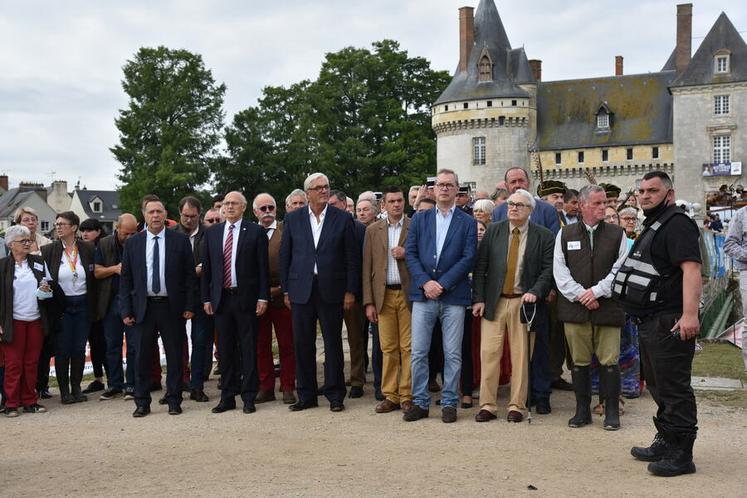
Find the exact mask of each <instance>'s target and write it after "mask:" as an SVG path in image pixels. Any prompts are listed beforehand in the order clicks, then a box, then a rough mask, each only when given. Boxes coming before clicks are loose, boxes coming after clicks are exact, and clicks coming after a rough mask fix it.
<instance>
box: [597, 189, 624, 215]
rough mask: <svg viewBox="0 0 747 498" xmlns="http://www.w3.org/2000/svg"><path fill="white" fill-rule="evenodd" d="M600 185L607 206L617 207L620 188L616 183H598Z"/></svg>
mask: <svg viewBox="0 0 747 498" xmlns="http://www.w3.org/2000/svg"><path fill="white" fill-rule="evenodd" d="M599 186H600V187H602V188H603V189H604V193H605V194H606V195H607V207H613V208H615V209H617V204H618V202H620V192H622V189H621V188H620V187H618V186H617V185H613V184H611V183H600V184H599Z"/></svg>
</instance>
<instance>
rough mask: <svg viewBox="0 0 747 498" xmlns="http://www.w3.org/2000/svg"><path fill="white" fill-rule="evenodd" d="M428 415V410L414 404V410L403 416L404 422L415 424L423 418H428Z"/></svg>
mask: <svg viewBox="0 0 747 498" xmlns="http://www.w3.org/2000/svg"><path fill="white" fill-rule="evenodd" d="M428 413H429V412H428V410H426V409H425V408H421V407H420V406H418V405H416V404H415V403H413V404H412V408H410V409H409V410H407V411H406V412H405V413H404V415H402V420H404V421H405V422H415V421H416V420H420V419H421V418H428Z"/></svg>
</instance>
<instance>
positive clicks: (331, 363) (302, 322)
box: [219, 278, 347, 403]
mask: <svg viewBox="0 0 747 498" xmlns="http://www.w3.org/2000/svg"><path fill="white" fill-rule="evenodd" d="M342 315H343V306H342V303H336V304H329V303H325V302H323V301H322V300H321V298H320V297H319V285H318V283H317V280H316V278H315V279H314V283H313V286H312V289H311V297H310V298H309V301H308V302H307V303H304V304H300V303H292V304H291V316H292V319H293V345H294V346H295V349H296V389H297V391H298V398H299V401H300V402H301V403H314V402H315V401H316V391H317V388H318V386H317V381H316V322H317V320H318V321H319V325H320V326H321V328H322V338H323V340H324V387H325V389H324V395H325V396H326V398H327V399H328V400H329V401H340V402H342V401H343V400H344V399H345V394H346V393H347V390H346V389H345V372H344V370H343V369H344V366H345V358H344V356H343V353H342ZM219 330H220V329H219ZM220 333H221V334H222V333H223V331H222V330H221V331H220ZM222 367H223V358H221V368H222Z"/></svg>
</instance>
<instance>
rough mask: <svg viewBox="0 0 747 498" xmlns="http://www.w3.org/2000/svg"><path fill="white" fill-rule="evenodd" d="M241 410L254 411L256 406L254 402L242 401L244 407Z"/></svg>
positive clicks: (245, 411)
mask: <svg viewBox="0 0 747 498" xmlns="http://www.w3.org/2000/svg"><path fill="white" fill-rule="evenodd" d="M242 411H243V412H244V413H254V412H256V411H257V407H256V406H254V403H244V409H243V410H242Z"/></svg>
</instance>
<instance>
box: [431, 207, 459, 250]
mask: <svg viewBox="0 0 747 498" xmlns="http://www.w3.org/2000/svg"><path fill="white" fill-rule="evenodd" d="M454 209H455V206H451V207H450V208H449V210H448V211H446V214H443V213H442V212H441V210H440V209H439V208H438V207H436V208H435V210H436V264H438V260H439V259H441V250H442V249H443V247H444V242H445V241H446V234H447V233H448V231H449V225H451V220H452V219H453V218H454Z"/></svg>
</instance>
